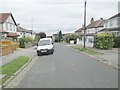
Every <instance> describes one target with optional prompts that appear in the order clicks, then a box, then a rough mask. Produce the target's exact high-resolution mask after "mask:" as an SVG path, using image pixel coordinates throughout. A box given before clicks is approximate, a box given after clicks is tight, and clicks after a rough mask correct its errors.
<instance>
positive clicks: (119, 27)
mask: <svg viewBox="0 0 120 90" xmlns="http://www.w3.org/2000/svg"><path fill="white" fill-rule="evenodd" d="M102 32H106V33H114V34H115V36H120V13H118V14H116V15H114V16H112V17H110V18H109V19H108V20H107V22H106V23H105V24H104V28H103V29H102V30H100V31H99V33H102Z"/></svg>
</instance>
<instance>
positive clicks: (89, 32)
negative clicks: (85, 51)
mask: <svg viewBox="0 0 120 90" xmlns="http://www.w3.org/2000/svg"><path fill="white" fill-rule="evenodd" d="M105 22H106V20H104V19H103V18H100V19H99V20H96V21H94V18H91V20H90V24H89V25H87V26H86V40H85V41H86V46H88V47H93V41H94V35H95V34H97V33H98V32H99V31H100V30H101V29H103V28H104V24H105ZM75 33H77V34H78V35H80V36H81V38H79V40H78V39H77V42H79V43H77V44H82V45H84V43H83V42H84V28H80V29H78V30H76V31H75Z"/></svg>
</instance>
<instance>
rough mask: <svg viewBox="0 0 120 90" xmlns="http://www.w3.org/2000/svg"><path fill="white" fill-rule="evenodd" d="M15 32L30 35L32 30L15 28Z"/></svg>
mask: <svg viewBox="0 0 120 90" xmlns="http://www.w3.org/2000/svg"><path fill="white" fill-rule="evenodd" d="M17 32H26V33H32V30H27V29H25V28H22V27H17Z"/></svg>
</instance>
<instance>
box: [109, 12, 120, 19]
mask: <svg viewBox="0 0 120 90" xmlns="http://www.w3.org/2000/svg"><path fill="white" fill-rule="evenodd" d="M116 17H120V13H118V14H116V15H114V16H112V17H110V18H109V19H112V18H116Z"/></svg>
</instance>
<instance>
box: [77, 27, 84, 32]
mask: <svg viewBox="0 0 120 90" xmlns="http://www.w3.org/2000/svg"><path fill="white" fill-rule="evenodd" d="M82 30H84V29H83V28H79V29H78V30H76V31H75V32H82Z"/></svg>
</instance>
